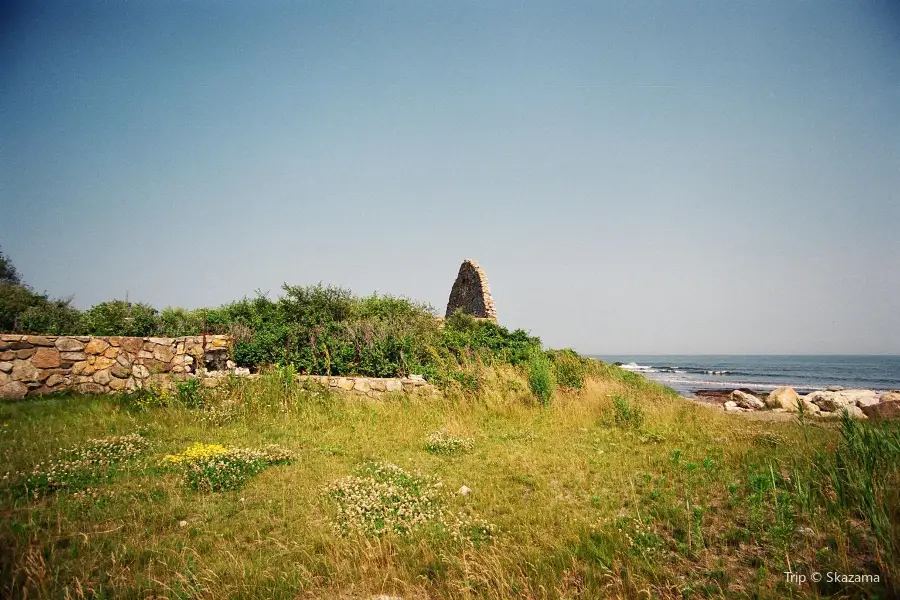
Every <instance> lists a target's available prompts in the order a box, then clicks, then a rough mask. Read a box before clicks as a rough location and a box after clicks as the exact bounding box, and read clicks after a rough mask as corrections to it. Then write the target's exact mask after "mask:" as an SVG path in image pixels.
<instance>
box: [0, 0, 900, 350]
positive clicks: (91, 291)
mask: <svg viewBox="0 0 900 600" xmlns="http://www.w3.org/2000/svg"><path fill="white" fill-rule="evenodd" d="M898 226H900V5H898V4H897V3H896V2H891V1H890V0H882V1H872V0H870V1H852V0H838V1H830V0H815V1H812V0H810V1H796V0H774V1H767V0H758V1H756V0H755V1H753V2H748V1H745V0H740V1H738V0H715V1H712V0H691V1H687V0H660V1H649V0H622V1H610V2H599V1H591V2H569V3H558V2H494V1H489V2H484V1H479V2H419V1H409V2H399V1H384V2H368V3H346V2H337V1H335V2H315V3H314V2H281V1H277V0H276V1H273V2H265V3H258V2H250V1H246V2H244V1H241V2H238V1H234V0H231V1H222V2H201V1H191V2H177V1H168V2H165V1H160V2H127V3H126V2H114V1H105V2H97V1H91V0H88V1H78V2H27V3H26V2H13V3H6V4H5V5H4V8H2V9H0V247H2V249H3V251H4V253H5V254H7V255H8V256H9V257H10V258H11V259H12V260H13V262H14V263H15V265H16V266H17V268H18V270H19V271H20V273H21V274H22V275H23V278H24V279H25V280H27V281H28V282H29V283H30V284H31V285H32V287H34V288H35V289H37V290H38V291H46V292H48V293H50V294H51V295H53V296H74V304H75V305H76V306H79V307H82V308H85V307H88V306H90V305H92V304H94V303H97V302H100V301H104V300H110V299H113V298H125V297H126V296H127V298H128V299H129V300H132V301H142V302H148V303H151V304H153V305H154V306H156V307H158V308H162V307H165V306H170V305H176V306H184V307H188V308H195V307H200V306H211V305H220V304H223V303H226V302H229V301H231V300H234V299H238V298H241V297H243V296H247V295H250V296H252V295H253V294H254V291H255V290H262V291H265V292H269V293H270V294H271V295H272V296H276V295H277V294H278V293H279V290H280V287H281V284H282V283H284V282H287V283H290V284H298V285H299V284H315V283H318V282H324V283H330V284H334V285H340V286H344V287H348V288H350V289H352V290H353V291H355V292H357V293H360V294H370V293H372V292H376V291H377V292H378V293H384V294H393V295H402V296H408V297H412V298H415V299H418V300H423V301H426V302H429V303H431V304H432V305H433V306H434V307H435V308H436V309H437V310H438V311H439V312H441V313H442V312H443V310H444V308H445V306H446V302H447V298H448V295H449V292H450V287H451V285H452V283H453V280H454V278H455V276H456V273H457V270H458V269H459V265H460V263H461V262H462V260H463V259H467V258H472V259H475V260H477V261H478V262H479V264H480V265H481V266H482V267H483V269H484V270H485V272H486V273H487V276H488V279H489V281H490V284H491V289H492V292H493V296H494V301H495V305H496V307H497V311H498V316H499V320H500V323H501V324H502V325H505V326H508V327H511V328H518V327H521V328H524V329H527V330H529V331H531V332H532V333H533V334H536V335H539V336H540V337H541V338H542V340H544V342H545V343H547V344H548V345H550V346H553V347H573V348H575V349H577V350H579V351H581V352H585V353H593V354H605V355H612V354H632V353H634V354H637V353H641V354H649V353H662V354H666V353H678V354H688V353H701V354H703V353H706V354H780V353H809V354H828V353H837V354H840V353H848V354H879V353H889V354H900V227H898Z"/></svg>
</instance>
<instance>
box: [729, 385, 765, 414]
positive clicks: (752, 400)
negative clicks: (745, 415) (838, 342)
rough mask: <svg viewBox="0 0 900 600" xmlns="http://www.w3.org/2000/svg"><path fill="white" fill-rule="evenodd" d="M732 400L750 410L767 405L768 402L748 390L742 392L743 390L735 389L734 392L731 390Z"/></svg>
mask: <svg viewBox="0 0 900 600" xmlns="http://www.w3.org/2000/svg"><path fill="white" fill-rule="evenodd" d="M731 400H732V401H733V402H735V403H736V404H737V405H738V406H740V407H741V408H746V409H749V410H760V409H763V408H765V407H766V404H765V403H764V402H763V401H762V400H760V399H759V398H757V397H756V396H754V395H753V394H748V393H747V392H742V391H741V390H734V391H733V392H731Z"/></svg>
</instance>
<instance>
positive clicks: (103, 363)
mask: <svg viewBox="0 0 900 600" xmlns="http://www.w3.org/2000/svg"><path fill="white" fill-rule="evenodd" d="M92 364H93V365H94V370H96V371H100V370H102V369H108V368H110V367H111V366H113V365H114V364H116V361H115V359H112V358H106V357H105V356H97V357H94V362H93V363H92Z"/></svg>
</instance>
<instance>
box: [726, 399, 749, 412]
mask: <svg viewBox="0 0 900 600" xmlns="http://www.w3.org/2000/svg"><path fill="white" fill-rule="evenodd" d="M745 410H747V409H745V408H741V407H740V406H738V405H737V402H735V401H733V400H728V401H727V402H725V412H744V411H745Z"/></svg>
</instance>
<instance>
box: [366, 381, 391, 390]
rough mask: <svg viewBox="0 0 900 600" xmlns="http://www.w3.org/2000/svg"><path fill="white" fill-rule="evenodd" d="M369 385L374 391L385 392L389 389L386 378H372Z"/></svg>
mask: <svg viewBox="0 0 900 600" xmlns="http://www.w3.org/2000/svg"><path fill="white" fill-rule="evenodd" d="M369 387H370V388H371V389H372V391H374V392H384V391H387V383H386V382H385V380H384V379H370V380H369Z"/></svg>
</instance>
